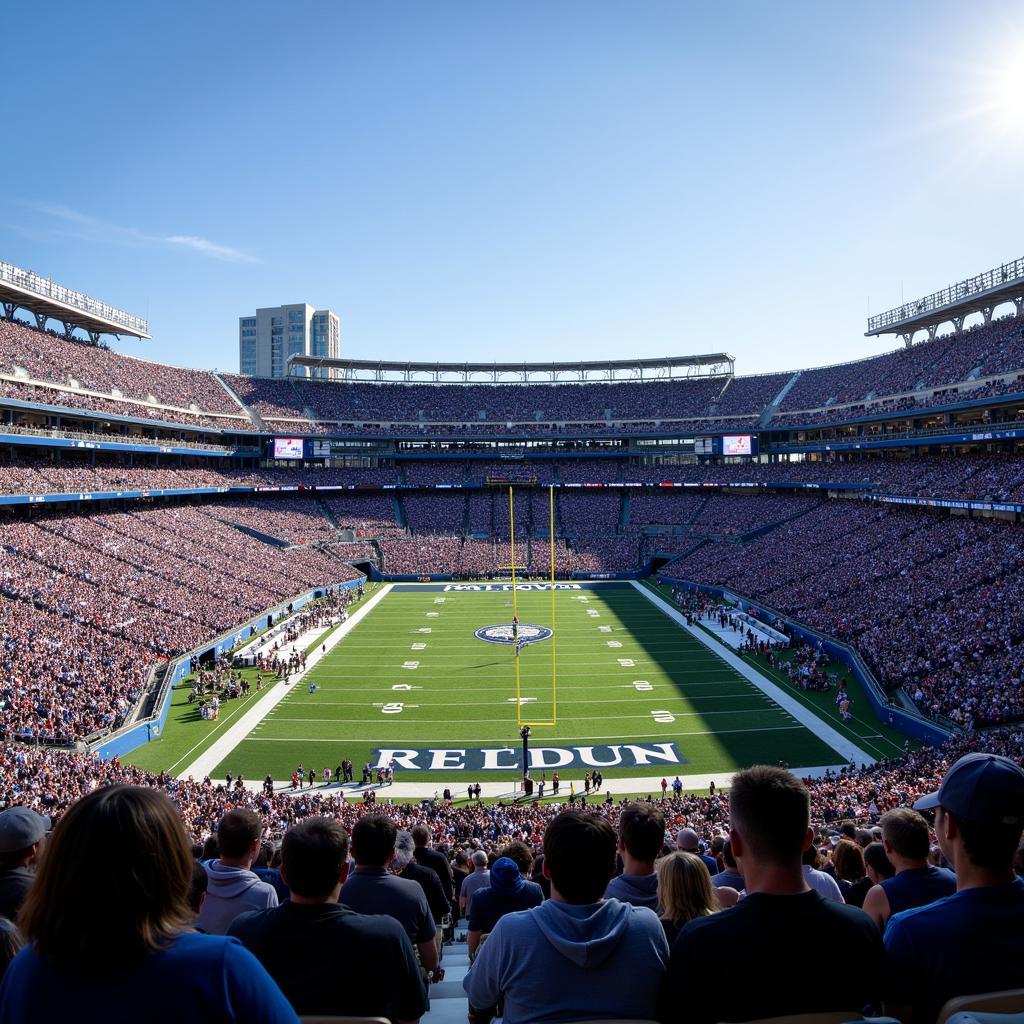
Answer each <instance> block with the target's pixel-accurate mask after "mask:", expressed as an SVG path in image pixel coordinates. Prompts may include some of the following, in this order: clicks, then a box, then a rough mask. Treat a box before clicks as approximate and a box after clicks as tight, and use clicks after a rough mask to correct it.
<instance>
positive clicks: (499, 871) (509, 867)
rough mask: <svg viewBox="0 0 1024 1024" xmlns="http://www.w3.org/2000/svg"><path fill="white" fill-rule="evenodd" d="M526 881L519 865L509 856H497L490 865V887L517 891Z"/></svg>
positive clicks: (501, 890)
mask: <svg viewBox="0 0 1024 1024" xmlns="http://www.w3.org/2000/svg"><path fill="white" fill-rule="evenodd" d="M524 885H526V882H525V881H524V880H523V876H522V875H521V874H520V873H519V865H518V864H517V863H516V862H515V861H514V860H513V859H512V858H511V857H499V858H498V859H497V860H496V861H495V862H494V863H493V864H492V865H491V888H492V889H497V890H498V891H499V892H519V890H520V889H522V888H523V886H524Z"/></svg>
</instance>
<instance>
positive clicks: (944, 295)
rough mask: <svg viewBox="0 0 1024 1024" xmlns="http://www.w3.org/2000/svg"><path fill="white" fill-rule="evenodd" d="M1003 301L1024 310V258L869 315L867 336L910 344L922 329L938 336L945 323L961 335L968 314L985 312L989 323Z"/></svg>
mask: <svg viewBox="0 0 1024 1024" xmlns="http://www.w3.org/2000/svg"><path fill="white" fill-rule="evenodd" d="M1003 302H1013V303H1015V304H1016V306H1017V313H1018V314H1020V313H1024V258H1022V259H1019V260H1014V261H1013V262H1011V263H1004V264H1002V266H999V267H996V268H995V269H994V270H986V271H985V272H984V273H983V274H976V275H975V276H974V277H969V278H967V280H966V281H959V282H957V283H956V284H951V285H947V286H946V287H945V288H943V289H942V290H941V291H937V292H933V293H932V294H931V295H926V296H925V297H924V298H923V299H917V300H916V301H914V302H906V303H904V304H903V305H902V306H897V307H896V308H895V309H890V310H889V311H888V312H885V313H879V314H878V315H877V316H873V317H869V318H868V329H867V331H866V332H865V337H868V338H870V337H872V336H873V335H879V334H900V335H902V336H903V340H904V342H905V343H906V344H907V345H909V344H910V342H911V341H912V340H913V337H914V335H915V334H916V333H917V332H918V331H920V330H926V331H927V332H928V337H929V338H934V337H935V332H936V330H938V328H939V327H940V326H941V325H942V324H944V323H952V324H953V328H954V330H955V332H956V333H957V334H959V333H960V330H961V328H962V327H963V322H964V318H965V317H966V316H967V315H968V314H970V313H981V314H982V315H983V316H984V318H985V322H986V323H988V321H989V320H990V319H991V317H992V310H993V309H994V308H995V307H996V306H998V305H1000V304H1001V303H1003Z"/></svg>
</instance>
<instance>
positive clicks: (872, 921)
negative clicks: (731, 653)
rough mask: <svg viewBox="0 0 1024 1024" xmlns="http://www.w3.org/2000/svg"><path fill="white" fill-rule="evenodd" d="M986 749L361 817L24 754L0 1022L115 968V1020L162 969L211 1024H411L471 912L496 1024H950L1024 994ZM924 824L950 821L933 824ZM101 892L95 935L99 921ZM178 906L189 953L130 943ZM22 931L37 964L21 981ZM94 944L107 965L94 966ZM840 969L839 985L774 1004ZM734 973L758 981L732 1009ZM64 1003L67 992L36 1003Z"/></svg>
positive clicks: (1014, 841) (33, 750)
mask: <svg viewBox="0 0 1024 1024" xmlns="http://www.w3.org/2000/svg"><path fill="white" fill-rule="evenodd" d="M977 740H978V737H966V736H961V737H959V738H957V739H955V740H951V741H950V742H949V743H947V744H946V745H944V746H943V747H941V748H921V749H920V750H917V751H908V752H907V753H905V754H904V755H903V756H902V757H900V758H897V759H895V760H891V761H884V762H879V763H878V764H876V765H873V766H870V767H860V768H858V767H856V766H850V767H849V768H848V769H846V770H844V771H843V772H841V773H840V774H838V775H831V774H829V775H827V776H826V777H825V778H822V779H820V780H814V779H808V780H804V781H803V782H801V781H800V780H799V779H797V778H796V777H795V776H794V775H791V774H790V773H789V772H787V771H785V770H784V769H782V768H769V767H755V768H753V769H749V770H747V771H744V772H741V773H740V774H739V775H737V776H736V777H735V778H734V779H733V785H732V789H731V790H730V791H729V792H722V791H715V790H714V788H713V787H712V791H711V792H710V793H709V794H708V795H707V796H684V795H682V794H681V793H680V794H679V795H674V796H672V797H668V796H667V794H666V792H665V791H666V783H665V782H664V781H663V782H662V783H661V791H662V796H661V798H660V799H658V798H657V797H656V796H653V795H652V796H648V797H647V798H646V799H645V800H641V801H639V802H629V801H627V800H620V801H616V800H614V799H613V798H612V797H611V796H610V795H608V796H607V797H605V798H602V797H601V795H600V793H595V795H594V797H593V799H592V800H591V801H590V802H589V803H588V802H587V800H586V798H585V797H582V798H577V797H576V796H575V795H574V796H572V797H571V804H570V805H569V806H568V807H567V806H566V803H564V802H563V803H557V802H556V803H551V804H547V805H542V804H539V803H536V802H534V803H532V804H530V803H527V804H519V805H502V804H501V803H498V804H495V805H485V804H483V803H482V802H480V801H479V800H475V801H474V800H472V799H470V800H469V801H467V802H466V803H464V804H456V803H453V801H452V800H451V799H450V798H448V797H447V796H446V798H445V799H443V800H442V799H434V800H432V801H426V802H424V803H423V804H421V805H395V804H393V803H392V802H391V801H380V802H378V803H376V804H375V805H374V806H372V807H367V806H365V805H364V804H363V803H362V802H361V801H349V800H347V799H346V797H345V791H344V790H342V789H341V787H340V785H339V782H338V780H339V779H340V776H341V774H342V768H341V767H339V768H338V769H337V770H336V771H335V772H334V778H335V781H333V782H332V781H331V774H332V773H331V772H330V771H329V770H325V772H324V777H325V781H324V784H323V785H322V786H320V787H319V788H317V787H315V786H314V787H311V788H310V789H306V790H301V791H300V792H299V793H298V794H296V795H293V796H289V795H285V794H284V793H279V792H276V791H275V786H274V783H273V780H271V779H269V778H268V779H267V780H265V783H264V784H263V786H262V787H261V788H259V789H258V790H257V789H255V788H251V787H249V788H247V787H245V786H244V785H242V784H241V783H240V782H236V783H235V784H234V785H232V784H231V782H232V780H231V779H230V778H229V779H228V780H227V782H226V784H223V783H221V784H215V783H214V782H213V781H212V780H210V779H204V780H203V781H202V782H195V781H193V780H181V779H175V778H173V777H171V776H169V775H166V774H161V775H151V774H148V773H146V772H143V771H141V770H140V769H138V768H134V767H131V766H127V765H122V764H120V763H118V762H117V761H116V760H113V761H102V760H100V759H98V758H95V757H93V756H92V755H89V754H73V753H68V752H65V751H57V750H52V749H45V748H38V747H25V746H20V745H12V744H6V745H4V746H3V747H2V748H0V807H2V808H3V809H2V811H0V857H2V863H0V913H3V914H4V915H7V918H8V919H14V920H16V922H17V924H16V926H13V925H12V926H11V927H10V928H9V929H8V932H7V934H8V935H14V936H15V937H16V939H17V941H16V942H14V943H11V944H9V945H8V946H7V947H6V948H5V949H4V951H3V952H4V955H3V957H2V958H0V960H2V963H0V970H4V969H6V975H5V980H4V982H3V985H2V987H0V1020H12V1021H13V1020H43V1019H46V1018H45V1017H44V1016H43V1015H42V1007H43V1006H44V1005H45V1007H46V1012H52V1010H53V1005H54V999H58V1000H61V999H63V1000H64V1001H69V1003H70V1004H73V1000H74V999H75V998H76V997H78V996H80V995H81V994H82V993H83V992H85V993H88V992H92V991H94V990H95V987H96V985H97V984H100V985H104V984H107V987H108V988H109V983H108V978H107V975H108V974H109V957H110V956H112V955H115V954H117V956H118V958H117V960H116V961H115V962H116V963H117V965H118V966H117V968H116V969H117V971H118V972H119V976H120V977H121V981H120V984H119V986H118V989H119V990H120V989H122V988H124V989H127V992H121V991H116V992H112V991H107V992H106V993H105V994H104V995H105V998H104V1007H105V1012H106V1013H107V1014H109V1015H111V1017H110V1019H122V1012H123V1010H122V1009H121V1008H122V1007H128V1006H131V1005H133V1000H132V998H131V997H132V996H134V995H135V989H134V985H135V984H136V983H137V982H138V979H137V977H136V974H137V973H138V972H139V971H140V970H142V969H143V965H144V969H145V971H146V972H147V976H146V978H145V980H146V981H147V982H148V983H149V985H150V986H152V985H153V984H154V981H155V980H156V979H154V976H153V972H154V971H155V972H158V974H157V976H158V978H162V977H163V973H162V972H171V973H170V974H169V975H168V976H169V977H173V978H174V979H175V984H176V987H178V988H183V989H185V990H186V996H185V997H184V998H186V1000H187V1001H189V1002H190V1009H191V1010H192V1014H193V1016H194V1015H195V1014H196V1012H198V1013H199V1017H198V1018H195V1019H210V1020H214V1019H225V1018H224V1016H223V1014H224V1010H223V1006H224V1005H225V1000H227V1001H228V1002H230V1004H231V1005H232V1006H233V1007H235V1008H236V1009H237V1008H239V1007H241V1008H248V1016H247V1019H252V1020H273V1021H277V1020H280V1021H288V1022H289V1024H292V1022H293V1021H295V1020H296V1017H295V1014H296V1013H307V1014H308V1013H324V1012H333V1013H345V1012H347V1013H357V1012H359V1013H364V1014H366V1013H373V1014H383V1015H385V1016H386V1017H388V1018H389V1019H391V1020H393V1021H396V1022H397V1021H414V1020H417V1019H419V1017H420V1016H421V1015H422V1014H423V1013H424V1012H425V1010H426V1008H427V1005H428V1003H427V999H426V995H427V992H426V989H425V987H424V981H426V982H427V983H429V982H430V981H437V980H440V979H441V978H443V969H440V963H441V962H442V960H441V953H442V946H443V939H444V934H445V932H447V933H448V934H449V936H450V935H451V934H452V932H451V927H450V924H449V919H454V918H456V917H458V916H459V915H460V914H462V913H465V914H466V916H467V919H468V920H467V924H468V940H469V949H470V955H471V958H472V966H471V968H470V970H469V973H468V974H467V975H466V978H465V980H464V982H463V987H464V989H465V991H466V994H467V996H468V1001H469V1015H470V1021H472V1022H478V1024H479V1022H484V1021H489V1020H490V1019H491V1018H492V1017H493V1016H494V1015H495V1013H496V1012H498V1011H497V1006H498V1004H504V1009H503V1011H502V1012H501V1014H500V1015H501V1016H503V1017H504V1019H507V1020H510V1021H512V1022H518V1024H531V1022H540V1021H548V1022H558V1021H563V1020H564V1021H569V1020H576V1019H578V1018H579V1017H580V1015H581V1013H582V1014H583V1015H584V1016H586V1015H588V1014H589V1015H593V1014H594V1013H595V1012H603V1013H604V1014H605V1015H606V1017H608V1018H611V1019H615V1018H628V1017H630V1016H632V1017H633V1018H639V1019H655V1018H656V1019H659V1020H661V1021H662V1022H663V1024H674V1022H675V1021H677V1020H681V1019H685V1020H688V1021H691V1020H695V1021H699V1022H701V1024H705V1022H706V1024H711V1022H713V1021H716V1020H727V1021H745V1020H752V1019H755V1018H758V1017H763V1016H765V1015H768V1016H772V1015H780V1014H785V1013H796V1012H800V1011H805V1012H806V1011H818V1012H821V1011H826V1010H835V1011H842V1010H846V1011H848V1012H852V1013H856V1012H861V1011H867V1012H876V1013H880V1012H882V1011H883V1008H884V1010H885V1011H886V1012H889V1013H892V1014H894V1015H895V1016H897V1017H898V1018H899V1019H900V1020H901V1021H903V1022H905V1024H934V1021H935V1018H936V1016H937V1015H938V1012H939V1010H940V1008H941V1007H942V1006H943V1004H944V1003H945V1002H946V1001H947V1000H948V999H949V998H950V997H952V996H957V995H965V994H971V993H976V992H985V991H995V990H1000V989H1007V988H1010V987H1012V986H1014V985H1017V986H1019V979H1020V966H1019V965H1020V955H1021V954H1022V953H1024V932H1022V930H1021V929H1020V916H1021V914H1022V913H1024V879H1022V878H1021V877H1018V876H1017V873H1020V874H1024V861H1022V859H1021V854H1022V853H1024V850H1022V849H1020V848H1019V847H1020V842H1021V832H1022V828H1024V770H1022V769H1021V767H1020V758H1021V754H1022V752H1024V746H1022V744H1024V735H1022V733H1021V732H1020V731H1019V730H1017V731H1013V730H1010V729H1003V730H999V731H994V732H991V733H988V734H986V735H985V737H984V744H983V746H984V749H985V751H986V753H983V754H981V753H974V750H975V749H976V747H977V745H978V744H977ZM345 774H346V777H350V776H351V774H352V767H351V763H350V762H346V765H345ZM653 781H654V780H653V779H652V782H653ZM675 788H676V789H677V790H678V789H679V788H681V787H680V786H679V785H678V783H677V784H676V786H675ZM472 789H473V787H472V786H470V790H471V791H472ZM915 805H916V806H918V807H920V808H922V810H923V809H933V808H935V809H936V810H935V816H934V822H933V823H931V825H930V824H929V821H928V820H927V819H926V818H925V817H923V816H922V815H921V814H920V813H918V812H917V811H915V810H911V809H910V808H911V807H912V806H915ZM808 826H810V828H809V827H808ZM51 827H52V829H53V830H52V833H51V834H50V835H49V836H47V835H46V833H47V832H48V831H50V829H51ZM115 840H116V846H117V855H116V856H111V845H110V844H111V843H114V842H115ZM190 842H191V844H192V845H191V851H190V849H189V843H190ZM190 854H191V856H190ZM125 863H128V864H130V865H131V866H132V868H133V870H131V871H129V872H125V871H124V870H123V867H124V864H125ZM57 872H59V874H56V873H57ZM118 877H121V878H122V881H121V882H120V883H118V882H117V878H118ZM96 884H100V885H101V886H102V888H103V891H104V892H105V893H107V895H106V897H105V904H104V905H105V907H106V909H107V914H105V915H99V916H100V918H101V920H100V921H97V920H95V917H96V915H89V914H85V916H83V911H84V909H85V908H86V907H87V906H89V905H90V903H89V900H88V899H87V898H86V892H87V891H88V889H89V886H90V885H96ZM175 901H177V903H176V902H175ZM282 901H283V902H282ZM164 906H166V907H169V908H176V909H170V910H165V911H164V917H163V918H162V921H163V924H162V927H164V928H167V927H170V923H169V922H174V923H175V924H174V927H173V928H172V932H171V934H169V935H165V936H164V938H163V939H162V940H161V941H150V940H152V939H153V935H154V933H151V932H150V933H147V932H145V931H143V930H141V929H140V930H139V932H138V936H141V938H139V937H138V936H137V937H136V938H135V939H133V936H136V928H135V925H136V923H137V922H138V921H140V920H144V919H145V917H144V915H145V914H146V913H156V912H157V911H156V908H160V907H164ZM132 907H134V908H135V909H134V911H133V910H132V909H131V908H132ZM861 907H863V910H862V909H860V908H861ZM517 911H518V913H517ZM133 914H134V916H133ZM366 914H370V915H374V914H375V915H383V916H382V917H376V918H364V917H362V915H366ZM140 915H142V916H140ZM15 928H17V929H18V931H15V930H14V929H15ZM69 929H70V930H69ZM22 933H23V935H24V938H25V939H27V940H29V942H30V943H31V946H30V948H29V949H27V950H25V951H23V952H22V953H21V954H20V955H19V956H17V958H16V959H12V958H14V954H15V953H16V952H17V948H18V946H19V945H20V944H21V940H22ZM93 933H95V934H93ZM157 934H159V933H157ZM85 935H88V936H90V937H91V941H92V942H93V943H99V944H100V946H101V948H102V951H103V953H104V954H105V957H106V958H107V964H106V965H105V964H104V958H98V959H96V958H95V957H94V954H91V953H89V954H86V953H85V952H84V951H83V949H82V947H81V942H82V941H83V936H85ZM147 935H148V937H149V938H148V939H147ZM224 935H227V936H229V937H230V938H229V939H227V940H225V939H223V938H220V937H221V936H224ZM73 936H74V937H73ZM485 937H486V942H484V941H482V940H483V939H484V938H485ZM143 940H146V941H143ZM234 940H237V941H234ZM133 941H135V942H137V943H138V942H142V945H141V947H139V946H136V947H134V952H131V951H132V950H133V947H132V946H131V943H132V942H133ZM147 943H148V944H147ZM922 943H923V944H924V948H922ZM965 943H967V945H965ZM972 943H973V944H975V945H978V944H980V945H981V947H982V948H980V949H972V947H971V944H972ZM822 948H825V949H829V950H830V951H834V952H835V953H836V954H837V955H839V956H841V958H842V962H843V964H844V966H845V967H846V968H847V969H846V970H844V971H842V972H838V973H837V972H831V971H822V972H817V974H816V975H815V977H814V978H813V979H812V978H810V977H809V976H805V980H804V983H803V984H800V985H792V986H780V985H778V984H772V982H777V981H778V979H779V978H781V977H783V976H784V970H785V967H786V965H787V964H790V965H792V964H793V963H794V957H795V958H796V961H795V962H796V963H800V962H801V960H802V958H803V956H804V955H805V954H806V955H810V953H811V951H812V949H814V950H819V949H822ZM997 948H998V950H999V955H993V954H994V953H995V950H996V949H997ZM121 950H128V951H129V952H126V953H125V954H124V955H123V956H121V955H120V951H121ZM356 950H358V952H359V954H360V955H361V960H362V961H363V963H364V968H363V970H362V972H361V977H362V980H367V978H376V977H378V976H379V978H380V980H381V981H383V982H384V983H383V984H375V983H368V984H365V985H362V984H361V985H358V986H352V985H344V984H341V985H339V984H338V983H337V963H336V962H335V955H334V954H335V951H337V952H338V953H341V954H344V953H346V952H347V953H349V954H352V953H354V952H355V951H356ZM204 952H205V953H206V957H205V960H204V958H203V957H202V956H201V955H200V954H201V953H204ZM310 952H312V953H313V955H312V956H309V955H307V954H308V953H310ZM76 953H77V955H75V954H76ZM224 957H234V958H236V960H237V963H235V964H234V965H233V966H232V967H231V968H230V969H229V968H227V967H226V966H225V965H224V960H223V958H224ZM69 958H70V959H69ZM83 958H84V959H83ZM140 958H142V959H140ZM737 958H739V962H742V963H744V964H746V965H747V968H746V972H747V975H748V981H750V983H749V984H744V985H742V986H735V985H733V986H730V985H728V984H727V981H728V979H729V977H731V976H732V974H731V972H733V971H734V970H735V965H736V963H737ZM93 959H95V965H94V966H93V967H92V970H90V971H88V972H82V970H81V966H82V964H83V963H86V962H89V963H92V961H93ZM343 959H344V956H343ZM167 960H169V961H170V963H167V964H165V961H167ZM126 965H127V966H126ZM126 970H127V971H128V972H129V973H128V975H127V977H125V971H126ZM57 978H61V979H63V987H62V988H61V993H60V995H59V996H57V995H56V994H55V993H52V992H51V997H50V998H49V999H48V1000H44V999H42V993H43V991H45V990H47V989H48V987H49V988H52V986H53V984H54V982H55V980H56V979H57ZM627 979H628V983H627ZM68 986H70V989H68V988H67V987H68ZM193 990H194V991H193ZM69 991H70V992H71V993H73V995H70V996H69V994H68V993H69ZM97 994H98V992H97ZM181 998H182V997H181V996H180V995H176V996H174V997H171V996H170V995H168V999H167V1002H169V1003H170V1004H177V1002H178V1001H179V1000H180V999H181ZM208 1004H212V1005H213V1007H214V1009H212V1010H211V1009H209V1008H208ZM197 1006H198V1007H199V1010H198V1011H197V1009H196V1008H197ZM217 1007H221V1009H219V1010H218V1009H216V1008H217ZM154 1012H155V1016H154V1018H153V1019H157V1020H164V1019H167V1020H171V1019H173V1016H167V1015H166V1013H165V1009H160V1010H156V1011H154ZM681 1014H682V1016H681Z"/></svg>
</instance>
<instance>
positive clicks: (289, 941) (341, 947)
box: [228, 818, 427, 1022]
mask: <svg viewBox="0 0 1024 1024" xmlns="http://www.w3.org/2000/svg"><path fill="white" fill-rule="evenodd" d="M281 855H282V858H283V861H282V864H281V875H282V878H283V879H284V882H285V884H286V885H287V886H288V889H289V891H290V893H291V896H290V898H289V899H288V900H287V901H285V902H284V903H282V904H281V905H280V906H279V907H274V908H273V909H271V910H261V911H255V912H252V913H248V914H242V915H241V916H240V917H236V918H235V919H234V921H232V922H231V927H230V929H229V930H228V934H229V935H233V936H235V937H236V938H238V939H240V940H241V942H242V945H244V946H245V947H246V949H248V950H250V951H251V952H252V953H253V954H254V955H255V956H256V959H257V960H259V962H260V963H261V964H263V966H264V967H265V968H266V969H267V970H268V971H269V972H270V976H271V977H272V978H273V979H274V981H276V982H277V983H278V985H280V986H281V991H282V992H284V994H285V995H286V996H287V997H288V1001H289V1002H290V1003H291V1004H292V1006H293V1007H294V1008H295V1011H296V1012H297V1013H301V1014H308V1015H313V1014H322V1015H325V1016H349V1017H388V1018H389V1019H390V1020H392V1021H396V1022H403V1021H416V1020H419V1018H420V1016H421V1014H423V1013H424V1012H425V1010H426V1008H427V992H426V986H425V985H424V984H423V978H422V976H421V975H420V968H419V964H418V963H417V962H416V954H415V952H413V948H412V943H411V942H410V941H409V937H408V936H407V935H406V934H405V930H404V929H403V928H402V926H401V925H400V924H399V923H398V922H397V921H396V920H395V919H394V918H391V917H386V916H384V915H374V916H369V915H365V914H357V913H355V912H354V911H352V910H349V908H348V907H346V906H344V905H342V904H340V903H339V902H338V893H339V892H340V891H341V886H342V884H343V883H344V881H345V878H346V877H347V876H348V860H347V858H348V836H347V835H346V833H345V830H344V829H343V828H342V827H341V823H340V822H338V821H337V820H336V819H333V818H306V819H305V820H304V821H301V822H300V823H299V824H298V825H294V826H293V827H292V828H290V829H289V830H288V831H287V832H286V833H285V835H284V842H283V843H282V846H281ZM307 950H314V951H315V954H316V955H315V956H306V955H305V951H307ZM300 951H301V952H300ZM297 953H298V955H296V954H297ZM356 962H358V963H359V965H360V966H359V984H357V985H353V984H350V983H349V984H345V983H343V982H342V981H341V979H340V978H339V976H338V967H339V965H340V964H345V963H356Z"/></svg>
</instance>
